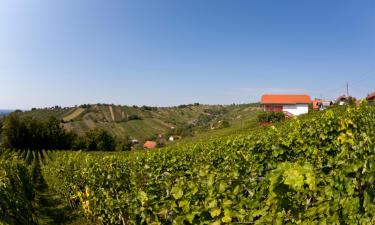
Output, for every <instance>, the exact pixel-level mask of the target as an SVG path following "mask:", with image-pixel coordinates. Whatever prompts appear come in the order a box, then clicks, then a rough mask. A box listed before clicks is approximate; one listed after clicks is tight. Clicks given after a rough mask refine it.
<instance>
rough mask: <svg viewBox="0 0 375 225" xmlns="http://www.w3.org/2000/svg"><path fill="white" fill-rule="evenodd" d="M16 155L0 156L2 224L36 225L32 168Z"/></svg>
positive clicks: (0, 219) (3, 154) (0, 209)
mask: <svg viewBox="0 0 375 225" xmlns="http://www.w3.org/2000/svg"><path fill="white" fill-rule="evenodd" d="M18 157H19V155H17V154H16V153H10V151H8V154H6V153H4V152H3V153H2V154H1V155H0V224H25V225H34V224H36V221H35V219H34V214H33V205H32V201H33V198H34V195H33V193H34V187H33V180H32V175H33V173H32V171H33V170H32V168H31V167H30V166H27V165H26V164H25V162H23V160H21V159H19V158H18Z"/></svg>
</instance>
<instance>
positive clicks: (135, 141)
mask: <svg viewBox="0 0 375 225" xmlns="http://www.w3.org/2000/svg"><path fill="white" fill-rule="evenodd" d="M130 143H131V144H132V145H137V144H139V141H138V140H137V139H131V140H130Z"/></svg>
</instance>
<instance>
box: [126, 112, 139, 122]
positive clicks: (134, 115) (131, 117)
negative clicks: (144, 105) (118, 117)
mask: <svg viewBox="0 0 375 225" xmlns="http://www.w3.org/2000/svg"><path fill="white" fill-rule="evenodd" d="M130 120H142V117H140V116H138V115H136V114H133V115H130V116H129V117H128V121H130Z"/></svg>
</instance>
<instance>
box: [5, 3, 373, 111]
mask: <svg viewBox="0 0 375 225" xmlns="http://www.w3.org/2000/svg"><path fill="white" fill-rule="evenodd" d="M347 81H348V82H349V86H350V93H351V94H353V95H354V96H357V97H363V96H365V95H366V94H367V93H369V92H371V91H375V1H374V0H351V1H347V0H329V1H328V0H314V1H308V0H282V1H280V0H225V1H224V0H148V1H146V0H134V1H126V0H108V1H104V0H56V1H55V0H54V1H51V0H0V85H1V86H0V108H12V109H15V108H21V109H28V108H30V107H34V106H35V107H44V106H52V105H62V106H73V105H75V104H81V103H98V102H101V103H115V104H127V105H133V104H137V105H144V104H146V105H164V106H165V105H177V104H185V103H193V102H200V103H209V104H216V103H220V104H229V103H245V102H254V101H259V99H260V96H261V95H262V94H263V93H307V94H310V95H311V96H312V97H320V96H323V97H324V98H333V97H335V96H338V95H340V94H343V93H344V90H345V83H346V82H347Z"/></svg>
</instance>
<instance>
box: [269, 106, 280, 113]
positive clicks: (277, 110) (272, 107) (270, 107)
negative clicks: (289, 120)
mask: <svg viewBox="0 0 375 225" xmlns="http://www.w3.org/2000/svg"><path fill="white" fill-rule="evenodd" d="M282 111H283V106H282V105H266V112H282Z"/></svg>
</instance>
